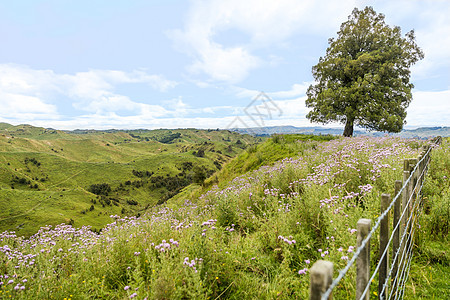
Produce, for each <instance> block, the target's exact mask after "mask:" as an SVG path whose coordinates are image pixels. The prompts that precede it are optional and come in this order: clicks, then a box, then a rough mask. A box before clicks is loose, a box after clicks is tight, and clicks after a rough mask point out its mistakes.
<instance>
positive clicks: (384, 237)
mask: <svg viewBox="0 0 450 300" xmlns="http://www.w3.org/2000/svg"><path fill="white" fill-rule="evenodd" d="M390 200H391V195H389V194H383V195H381V213H383V212H384V211H385V210H386V209H387V208H388V206H389V202H390ZM388 242H389V214H386V216H385V217H384V218H383V219H382V220H381V223H380V260H381V262H380V270H379V275H378V295H379V296H380V299H384V298H385V297H386V295H387V292H388V285H386V286H385V285H384V282H385V281H386V277H387V272H388V267H389V251H387V250H386V248H387V246H388ZM385 251H386V252H385ZM383 254H384V256H383ZM383 294H384V297H381V295H383Z"/></svg>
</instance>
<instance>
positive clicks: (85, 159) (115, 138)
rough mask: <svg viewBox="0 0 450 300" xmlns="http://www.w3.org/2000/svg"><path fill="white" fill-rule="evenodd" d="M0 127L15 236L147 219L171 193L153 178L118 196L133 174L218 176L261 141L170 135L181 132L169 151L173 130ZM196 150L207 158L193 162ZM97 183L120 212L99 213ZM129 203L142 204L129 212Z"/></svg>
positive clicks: (4, 208) (7, 224) (196, 133)
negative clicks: (121, 217)
mask: <svg viewBox="0 0 450 300" xmlns="http://www.w3.org/2000/svg"><path fill="white" fill-rule="evenodd" d="M0 125H1V126H0V197H1V199H2V201H0V231H3V230H16V231H17V232H18V233H19V234H24V235H29V234H31V233H34V232H36V231H37V229H39V227H40V226H44V225H47V224H53V225H55V224H59V223H62V222H65V223H69V222H71V223H72V224H74V226H82V225H92V226H93V227H94V228H97V229H99V228H101V227H103V226H104V225H106V224H107V223H108V222H109V221H110V218H109V216H110V215H112V214H123V213H124V212H125V214H128V215H129V214H136V213H139V212H141V213H142V212H143V211H145V209H146V208H147V207H151V206H154V205H155V204H156V203H157V202H158V201H160V199H161V198H162V197H164V196H165V195H166V194H167V193H168V191H167V190H166V189H165V188H152V187H151V185H150V183H149V180H150V179H149V178H143V179H142V180H143V181H144V186H142V187H135V186H125V188H123V189H119V190H117V189H118V188H119V187H120V186H121V185H122V186H123V184H124V183H125V182H126V181H139V180H141V179H140V178H138V177H136V176H134V175H133V174H132V171H133V170H139V171H151V172H154V173H155V176H157V175H160V176H175V175H176V174H178V173H179V172H180V166H181V165H182V163H184V162H191V163H192V164H193V165H194V166H200V167H204V168H205V169H206V170H216V169H217V166H216V165H215V164H214V163H213V162H214V161H217V163H219V164H223V163H225V162H226V161H228V160H229V159H230V158H231V157H233V156H235V155H236V154H237V153H239V152H240V151H242V149H243V148H244V147H246V146H247V145H249V144H253V143H255V142H257V141H258V140H259V139H255V138H253V137H251V136H243V135H239V134H236V133H231V132H228V131H207V130H187V129H185V130H172V131H171V132H173V133H176V132H179V133H180V134H181V136H180V138H179V139H177V140H175V141H173V143H170V144H164V143H160V142H158V141H157V140H158V138H161V137H163V136H165V135H167V134H168V130H156V131H148V130H137V131H128V132H123V131H110V132H101V131H90V132H87V133H84V134H73V133H68V132H63V131H56V130H48V129H44V128H36V127H32V126H27V125H20V126H12V125H9V124H5V123H2V124H0ZM133 136H139V138H136V137H133ZM145 138H147V140H145ZM237 140H240V141H241V143H240V144H239V145H236V142H237ZM205 143H207V144H205ZM230 145H231V147H232V149H231V151H230V149H229V148H228V147H229V146H230ZM198 149H203V150H204V151H205V156H204V157H196V156H194V155H193V152H194V151H198ZM220 152H221V153H220ZM26 158H34V159H36V161H38V162H39V163H40V165H39V166H37V165H35V164H33V163H25V159H26ZM190 172H193V171H192V170H191V171H190ZM188 175H189V174H188ZM13 176H17V177H18V178H24V179H26V180H28V181H30V183H31V185H35V184H37V185H38V189H32V188H30V187H29V184H19V183H13V182H12V178H13ZM189 176H190V175H189ZM98 183H108V184H109V185H110V186H111V188H112V189H113V192H112V193H110V194H109V195H108V196H109V197H114V198H115V199H118V202H119V203H118V205H117V206H116V205H112V204H110V205H105V206H104V205H102V204H101V203H100V201H99V200H100V199H99V197H98V196H97V195H95V194H92V193H91V192H89V191H88V188H89V186H90V185H91V184H98ZM12 186H13V187H14V189H12ZM127 201H136V202H137V203H138V204H137V205H128V202H127ZM113 203H114V202H113ZM92 205H94V209H93V210H92V211H91V210H90V208H91V206H92ZM82 211H84V213H82Z"/></svg>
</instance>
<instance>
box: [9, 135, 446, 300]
mask: <svg viewBox="0 0 450 300" xmlns="http://www.w3.org/2000/svg"><path fill="white" fill-rule="evenodd" d="M277 139H278V138H277ZM285 139H286V138H285ZM267 143H272V145H282V143H283V141H281V140H278V141H273V140H272V141H268V142H267ZM296 143H299V145H297V146H295V147H299V148H301V149H302V151H298V153H300V154H301V155H299V156H295V157H289V158H285V159H282V160H280V161H278V162H276V163H274V164H270V165H264V166H261V167H257V168H255V169H254V170H253V171H250V172H247V173H245V174H243V175H241V176H238V177H236V178H234V179H233V180H231V181H229V182H228V184H224V183H223V184H222V186H220V187H219V186H216V187H213V188H211V189H209V190H208V191H207V192H206V193H204V194H203V195H201V196H200V197H198V198H195V199H186V200H185V201H184V202H183V203H181V204H177V203H179V200H178V201H174V203H168V204H167V205H162V206H158V207H155V208H153V209H151V210H150V211H149V212H148V213H146V214H145V215H142V216H141V217H138V218H137V217H121V216H119V215H112V216H111V223H110V224H109V225H108V226H106V227H105V228H104V229H103V230H102V231H101V232H100V233H94V232H92V231H91V230H89V227H82V228H74V227H72V226H69V225H59V226H56V227H50V226H48V227H44V228H41V230H40V231H39V232H38V233H37V234H35V235H33V236H31V237H29V238H21V237H18V236H16V235H15V233H13V232H4V233H3V234H1V236H0V262H1V263H0V281H1V282H2V284H1V285H0V298H1V297H3V298H8V297H9V296H11V297H13V298H16V299H41V298H42V299H44V298H45V299H64V298H66V299H69V298H70V299H124V298H136V299H144V298H147V299H216V298H229V299H306V298H307V297H308V287H309V276H308V274H309V273H308V272H309V268H310V266H311V265H312V264H313V263H314V262H315V261H316V260H318V259H326V260H329V261H332V262H333V263H334V265H335V277H336V275H337V270H339V269H341V268H343V267H344V266H345V264H346V262H347V260H348V259H349V258H350V257H351V256H352V253H353V251H354V248H355V246H356V222H357V220H358V219H359V218H362V217H364V218H369V219H372V220H375V219H376V218H377V217H378V215H379V209H380V208H379V207H380V196H381V194H382V193H391V194H393V190H394V181H395V180H396V179H399V178H401V175H402V163H403V159H405V158H411V157H417V155H418V153H419V152H420V147H421V146H422V145H424V144H425V143H426V142H423V141H415V140H405V139H399V138H388V137H385V138H365V137H358V138H340V139H336V140H331V141H328V142H318V141H299V142H296ZM258 147H269V146H267V145H262V146H258ZM275 147H276V146H275ZM289 147H294V146H289ZM299 148H297V149H299ZM441 148H442V149H446V150H445V151H448V142H446V143H444V144H443V145H442V146H441ZM256 150H257V149H256ZM435 151H436V153H438V152H437V151H442V150H435ZM252 153H257V151H253V150H251V151H250V153H249V154H252ZM438 155H439V154H436V155H435V156H434V157H436V156H438ZM434 157H433V158H434ZM442 157H444V158H443V159H445V155H443V156H442ZM241 159H242V158H241ZM447 159H448V155H447ZM433 170H435V167H432V168H431V169H430V171H432V172H434V171H433ZM431 174H434V173H431ZM444 176H445V175H444ZM433 180H434V179H433ZM436 180H437V179H436ZM445 182H447V183H448V181H445ZM436 199H437V198H436ZM439 199H440V198H439ZM439 203H441V200H436V202H434V203H433V205H432V207H438V206H439V205H440V204H439ZM433 211H434V210H433V208H430V214H431V216H432V215H433ZM439 211H440V210H439ZM438 214H439V216H440V215H441V214H442V213H440V212H439V213H438ZM433 218H434V217H433ZM437 218H439V217H437ZM444 218H447V217H445V216H444ZM447 220H448V218H447ZM424 227H425V226H424ZM424 227H422V228H424ZM424 230H425V229H424ZM434 234H435V233H433V235H434ZM439 234H441V233H439ZM425 239H428V237H425ZM439 239H440V238H439ZM438 241H439V240H438ZM444 241H445V240H444ZM371 249H372V253H371V257H372V264H373V265H374V264H375V263H376V260H377V257H378V255H377V252H378V250H377V246H376V242H374V245H373V246H372V247H371ZM435 266H436V267H434V268H432V271H433V272H435V273H434V274H436V273H437V274H442V272H445V270H446V269H445V267H444V269H442V268H441V264H438V263H436V265H435ZM415 270H416V269H415V267H413V271H412V272H413V273H412V274H411V275H410V277H414V278H416V275H417V274H418V272H416V271H415ZM354 280H355V278H354V270H350V272H349V273H348V274H347V276H346V277H345V278H344V279H343V281H342V282H341V283H340V284H339V286H338V287H337V288H336V290H335V291H334V297H335V298H336V299H349V298H354V294H353V293H354ZM418 280H420V279H418ZM439 282H443V281H442V280H441V281H439ZM415 284H417V283H415ZM442 288H445V286H441V287H437V288H436V289H437V290H439V289H442ZM424 295H425V294H424Z"/></svg>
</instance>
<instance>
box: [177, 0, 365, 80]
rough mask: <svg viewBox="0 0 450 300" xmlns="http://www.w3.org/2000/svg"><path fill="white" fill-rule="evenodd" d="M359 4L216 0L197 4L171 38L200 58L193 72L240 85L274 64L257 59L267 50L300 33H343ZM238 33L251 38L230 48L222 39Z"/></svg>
mask: <svg viewBox="0 0 450 300" xmlns="http://www.w3.org/2000/svg"><path fill="white" fill-rule="evenodd" d="M355 2H356V1H353V0H345V1H339V2H338V1H332V2H327V3H326V4H324V3H323V2H322V3H320V2H319V1H314V0H307V1H298V0H279V1H272V0H247V1H240V0H229V1H221V0H212V1H193V2H192V5H191V8H190V10H189V11H188V14H187V19H186V23H185V27H184V28H183V30H173V31H170V32H169V36H170V37H171V38H172V39H173V40H174V41H175V42H176V44H177V47H178V48H179V49H180V50H181V51H183V52H186V53H188V54H190V55H191V56H193V58H194V62H193V63H192V65H191V66H190V67H189V70H190V71H191V72H193V73H198V72H203V73H205V74H207V75H208V76H210V78H211V79H212V80H217V81H225V82H229V83H237V82H240V81H242V80H243V79H245V77H246V76H247V75H248V73H249V72H250V71H251V70H252V69H254V68H257V67H259V66H260V65H262V64H264V63H265V62H264V60H268V61H269V62H267V63H268V64H270V63H271V61H272V60H273V57H274V56H273V55H269V56H268V57H267V58H265V59H264V58H262V57H258V56H256V55H255V54H254V53H253V52H254V50H255V49H258V48H261V47H268V46H273V45H277V44H279V43H281V42H283V41H284V40H286V39H287V38H289V37H291V36H292V35H293V34H294V33H305V34H311V33H318V32H323V31H327V30H330V29H331V28H333V29H334V28H338V26H339V24H340V23H341V22H342V20H345V18H346V16H347V15H348V14H349V12H351V10H352V8H353V7H354V5H355ZM228 30H238V31H239V32H241V33H243V34H245V35H246V36H248V38H247V41H246V42H241V43H240V44H238V45H226V44H225V43H222V44H221V43H220V42H218V41H217V40H215V39H216V38H217V35H219V34H223V33H226V32H227V31H228Z"/></svg>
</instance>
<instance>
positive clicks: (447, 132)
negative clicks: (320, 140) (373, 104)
mask: <svg viewBox="0 0 450 300" xmlns="http://www.w3.org/2000/svg"><path fill="white" fill-rule="evenodd" d="M231 130H232V131H236V132H239V133H243V134H251V135H255V136H270V135H272V134H294V133H295V134H314V135H326V134H332V135H342V132H343V129H339V128H324V127H295V126H268V127H254V128H233V129H231ZM386 134H388V133H385V132H368V131H364V130H358V129H357V130H355V131H354V136H359V135H367V136H384V135H386ZM389 135H392V136H400V137H404V138H428V137H435V136H442V137H449V136H450V127H423V128H417V129H413V130H403V131H402V132H400V133H389Z"/></svg>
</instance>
